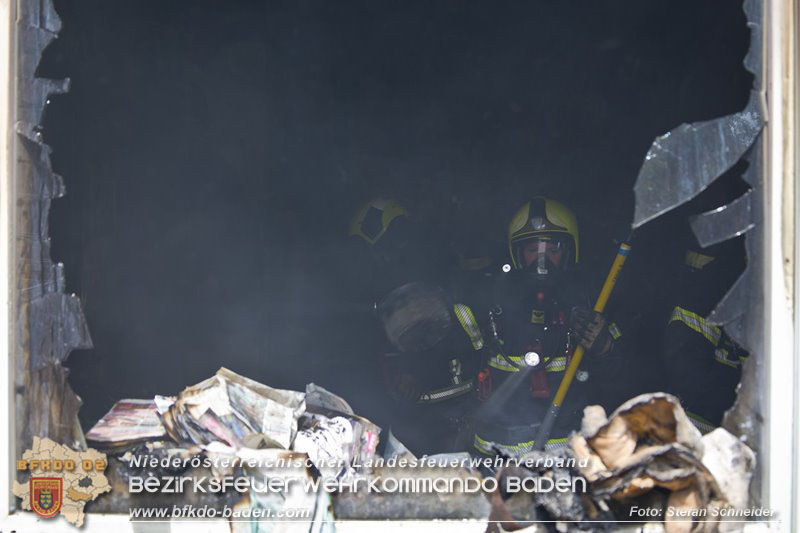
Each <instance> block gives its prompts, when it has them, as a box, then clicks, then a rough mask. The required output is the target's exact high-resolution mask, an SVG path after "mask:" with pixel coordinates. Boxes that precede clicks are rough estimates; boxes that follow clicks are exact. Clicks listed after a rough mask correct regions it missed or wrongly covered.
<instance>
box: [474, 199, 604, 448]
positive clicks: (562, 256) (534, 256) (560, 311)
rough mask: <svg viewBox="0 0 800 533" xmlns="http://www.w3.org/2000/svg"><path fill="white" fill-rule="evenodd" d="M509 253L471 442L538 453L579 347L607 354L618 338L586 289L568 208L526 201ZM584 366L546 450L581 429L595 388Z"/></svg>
mask: <svg viewBox="0 0 800 533" xmlns="http://www.w3.org/2000/svg"><path fill="white" fill-rule="evenodd" d="M508 251H509V256H510V261H511V264H510V265H507V266H506V267H505V268H504V271H505V274H504V275H503V276H501V279H500V281H499V282H498V283H497V286H496V289H495V291H494V295H493V300H492V305H491V309H490V310H489V312H488V316H487V317H486V318H485V322H484V323H483V324H480V325H479V327H480V330H481V332H482V333H481V334H482V336H483V337H484V341H485V345H486V347H487V348H486V349H485V354H486V358H487V368H486V369H485V370H483V371H481V372H480V374H479V384H480V390H481V394H482V399H483V400H484V402H483V405H482V406H481V407H480V409H479V410H478V414H477V417H476V418H477V421H476V427H475V435H474V442H473V445H474V448H475V450H476V451H478V452H480V453H482V454H486V455H495V454H498V453H501V454H504V455H508V456H519V455H522V454H524V453H526V452H527V451H529V450H531V449H532V448H533V446H534V438H535V436H536V433H537V431H538V428H539V424H540V423H541V421H542V420H543V419H544V416H545V414H546V412H547V408H548V406H549V403H550V401H551V399H552V395H553V393H554V392H555V390H556V389H557V388H558V385H559V383H560V381H561V378H562V376H563V374H564V371H565V369H566V368H567V365H568V364H569V356H570V354H571V353H572V351H573V350H574V349H575V347H576V346H577V345H578V344H582V345H583V346H584V348H585V349H586V350H587V351H588V352H589V353H590V354H592V355H597V354H602V353H605V352H608V351H609V350H610V349H611V346H612V335H611V334H610V333H609V330H608V328H607V327H606V323H605V319H604V317H603V316H602V315H601V314H599V313H595V312H594V311H593V310H591V307H590V303H589V299H588V297H587V294H586V291H585V290H584V289H583V284H582V281H581V277H580V272H579V270H578V265H579V261H580V240H579V233H578V223H577V220H576V217H575V215H574V213H573V212H572V211H571V210H570V209H569V208H567V207H566V206H564V205H563V204H561V203H560V202H557V201H555V200H552V199H550V198H545V197H535V198H532V199H531V200H529V201H528V202H526V203H525V204H524V205H522V206H521V207H520V208H519V209H518V210H517V212H516V213H515V215H514V217H513V218H512V220H511V223H510V224H509V227H508ZM463 325H464V324H463V323H462V326H463ZM465 329H467V328H466V327H465ZM472 329H473V330H474V328H472ZM587 359H588V360H589V361H588V362H589V363H591V359H592V358H587ZM585 361H586V360H585ZM582 366H583V367H584V368H582V369H581V370H580V371H579V373H578V375H577V376H576V380H575V383H574V384H573V386H572V387H571V389H570V392H569V394H568V395H567V398H566V401H565V403H564V405H563V406H562V408H561V416H560V417H559V419H558V421H557V423H556V427H555V428H554V430H553V433H552V436H551V440H550V441H549V442H548V443H547V446H546V447H547V448H553V447H558V446H562V445H565V444H566V437H567V436H568V435H569V433H570V431H573V430H576V429H579V427H580V420H581V417H582V411H583V408H584V407H585V406H586V404H587V399H588V398H589V397H590V396H591V384H592V380H591V373H592V370H591V364H584V365H582Z"/></svg>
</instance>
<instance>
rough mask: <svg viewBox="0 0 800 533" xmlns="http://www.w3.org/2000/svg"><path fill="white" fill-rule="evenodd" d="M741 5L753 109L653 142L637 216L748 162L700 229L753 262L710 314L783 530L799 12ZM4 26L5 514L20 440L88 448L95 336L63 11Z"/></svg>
mask: <svg viewBox="0 0 800 533" xmlns="http://www.w3.org/2000/svg"><path fill="white" fill-rule="evenodd" d="M745 10H746V13H747V16H748V20H749V24H750V27H751V30H752V42H751V50H750V53H749V54H748V57H747V59H746V66H747V68H748V69H749V70H750V71H751V72H753V74H754V75H755V83H754V87H753V92H752V95H751V99H750V102H749V104H748V107H747V108H746V109H745V110H743V111H742V112H740V113H737V114H736V115H731V116H728V117H721V118H719V119H716V120H713V121H709V122H707V123H702V124H693V125H688V126H681V127H680V128H678V129H677V130H674V131H673V132H670V133H669V134H667V135H665V136H663V137H660V138H658V139H656V141H655V142H654V144H653V147H652V149H651V151H650V153H649V154H648V158H647V161H645V164H644V165H643V168H642V172H641V173H640V176H639V180H638V181H637V188H636V196H637V206H636V216H635V221H634V225H642V224H645V223H646V222H647V221H648V220H651V219H653V218H655V217H657V216H658V215H659V214H661V213H663V212H666V211H667V210H669V209H671V208H672V207H676V206H678V205H680V204H681V203H683V202H686V201H688V200H690V199H691V198H693V197H694V196H695V195H696V194H698V193H699V192H700V191H702V190H703V189H704V188H705V187H707V186H708V185H709V184H710V183H711V182H712V181H713V180H714V179H715V178H716V177H718V176H719V175H720V174H721V173H722V172H724V170H726V169H727V168H729V167H730V166H731V165H732V164H733V163H735V162H736V161H738V160H739V159H741V158H745V159H746V160H747V161H748V162H749V163H750V165H749V170H748V173H747V176H745V178H746V180H747V181H748V182H749V184H750V185H751V187H752V188H751V191H750V192H748V193H746V194H745V195H744V196H743V197H741V198H739V199H738V200H736V201H734V202H733V203H731V204H730V205H728V206H726V207H725V208H724V209H718V210H715V211H714V212H709V213H706V214H704V215H701V216H699V217H697V218H696V219H695V220H693V221H692V226H693V229H694V231H695V234H696V235H697V237H698V240H699V241H700V242H701V243H704V244H713V243H716V242H721V241H723V240H726V239H728V238H731V237H734V236H737V235H741V234H743V233H745V234H746V243H747V253H748V267H747V270H746V271H745V273H744V274H743V276H742V278H741V279H740V280H739V281H738V282H737V283H736V285H735V286H734V287H733V288H732V289H731V291H730V292H729V293H728V295H727V296H726V297H725V298H724V299H723V301H722V302H720V304H719V306H718V307H717V309H716V310H715V311H714V313H713V314H712V315H711V317H710V319H711V320H712V321H713V322H715V323H717V324H720V325H724V326H725V327H726V329H727V331H728V332H729V333H730V334H731V335H732V336H733V337H734V338H735V339H737V340H739V341H740V342H741V343H742V344H743V345H745V346H746V347H747V348H749V349H750V350H751V352H752V353H753V354H754V355H755V357H752V358H751V359H750V362H749V363H748V365H747V366H746V367H745V371H744V375H743V380H742V385H741V390H740V393H739V399H738V400H737V403H736V405H735V406H734V408H733V409H732V410H731V412H729V414H728V415H727V417H726V421H725V426H726V427H727V428H728V429H731V430H733V431H734V433H736V434H737V435H741V436H742V438H743V440H745V441H746V442H747V443H748V444H749V445H750V446H752V447H753V448H755V449H756V451H757V452H758V457H759V468H760V473H759V477H758V478H757V479H756V482H755V483H754V484H753V491H752V492H753V493H752V496H753V498H752V500H753V501H754V502H761V503H762V504H763V505H765V506H768V507H771V508H773V509H775V510H776V511H777V512H778V513H780V517H781V520H782V521H783V524H784V526H785V525H786V524H790V527H789V528H786V529H792V530H795V529H797V527H798V526H799V525H800V524H798V516H797V512H798V511H797V509H798V508H800V494H798V486H797V482H798V476H799V474H800V466H799V465H798V452H797V449H798V445H799V444H800V429H799V428H798V425H800V424H798V422H797V420H798V417H799V416H800V409H799V408H798V406H800V400H799V398H798V387H800V378H799V377H798V368H799V367H800V362H798V346H797V335H796V333H797V317H798V307H797V303H796V302H797V299H796V297H795V292H794V291H795V285H794V280H795V279H796V276H797V273H798V272H797V250H796V243H795V232H794V228H795V225H794V224H795V218H796V214H797V208H798V198H797V195H796V194H797V193H796V189H797V188H796V170H797V152H798V150H797V137H796V134H795V126H796V124H797V107H796V104H797V101H798V93H797V70H798V63H797V45H798V42H797V33H796V25H797V20H798V10H797V6H796V5H794V2H792V1H791V0H782V1H778V0H776V1H772V2H766V0H764V1H761V0H746V1H745ZM0 28H1V29H0V83H2V87H3V91H2V92H0V94H2V102H0V123H2V127H3V141H4V142H3V145H2V151H0V164H1V166H0V173H1V174H0V202H1V203H0V261H2V268H3V275H2V276H0V278H2V279H1V280H0V299H2V302H3V305H2V306H0V309H2V310H1V311H0V331H1V333H0V342H2V349H3V354H4V355H3V361H4V368H3V372H2V373H1V374H2V376H1V377H0V390H2V394H3V396H4V398H5V400H6V402H5V405H6V409H7V411H6V416H5V417H4V419H5V423H4V424H3V425H2V429H0V437H1V438H2V440H3V443H2V444H3V449H5V450H7V456H6V458H5V459H6V460H5V461H2V462H0V478H2V481H1V483H2V489H0V499H1V500H2V501H1V502H0V505H2V519H4V520H9V519H16V520H24V519H26V517H24V516H20V515H19V514H16V515H13V516H12V514H13V512H14V510H15V509H14V507H15V498H14V497H13V495H12V493H11V490H10V489H11V484H12V482H13V479H14V477H15V471H14V468H13V464H14V460H15V459H16V457H17V454H18V452H19V451H21V450H22V449H24V443H25V442H28V441H29V440H30V436H31V435H40V436H48V437H50V438H52V439H54V440H57V441H59V442H64V443H68V444H70V445H73V446H82V445H84V443H83V441H82V432H81V430H80V426H79V424H78V421H77V410H78V407H79V404H80V400H79V399H78V398H77V396H75V394H74V393H73V392H72V390H71V389H70V388H69V385H68V383H67V379H66V378H67V376H66V371H65V369H64V367H62V366H61V362H62V361H63V360H64V359H65V358H66V357H67V355H68V354H69V353H70V351H71V350H73V349H75V348H81V347H87V346H89V345H90V343H91V339H90V337H89V334H88V329H87V327H86V324H85V321H84V319H83V315H82V313H81V310H80V304H79V301H78V300H77V298H75V297H74V296H73V295H68V294H65V292H64V272H63V268H62V267H61V266H60V265H59V264H57V263H54V262H53V259H52V258H51V256H50V246H49V237H48V218H47V217H48V211H49V207H50V203H51V201H52V200H54V199H57V198H58V197H59V196H61V195H63V192H64V190H63V184H62V181H61V179H60V177H59V176H57V175H55V174H54V173H53V172H52V169H51V167H50V161H49V148H48V147H47V145H46V144H44V143H43V141H42V137H41V133H40V131H39V125H40V124H41V119H42V113H43V110H44V108H45V105H46V102H47V99H48V96H49V95H51V94H55V93H59V92H63V91H66V90H68V85H69V83H68V80H46V79H41V78H38V77H36V67H37V65H38V62H39V58H40V57H41V53H42V51H43V50H44V48H45V47H46V46H47V45H48V44H49V43H50V42H51V41H52V40H53V39H54V38H55V37H56V36H57V34H58V31H59V28H60V21H59V19H58V17H57V15H56V14H55V11H54V10H53V8H52V5H51V3H50V2H49V1H48V0H35V1H30V2H29V1H26V0H19V1H18V2H17V1H14V0H0ZM764 124H766V126H765V127H764ZM723 140H729V141H732V144H731V143H721V142H720V141H723ZM709 148H711V149H709ZM675 154H677V155H678V157H677V158H676V157H674V156H675ZM685 157H692V158H699V159H695V160H697V161H700V160H702V161H704V162H705V163H707V164H706V165H700V166H698V167H697V168H695V169H694V170H695V172H688V173H687V172H686V169H684V168H682V167H681V166H680V165H677V162H678V160H679V159H681V158H685ZM704 158H705V159H704ZM665 180H666V181H665ZM664 183H666V184H667V186H666V187H665V186H664ZM679 185H681V186H679ZM787 403H788V404H789V405H787ZM787 465H790V467H787ZM28 518H29V517H28ZM120 518H121V517H120ZM125 522H127V520H125ZM95 523H96V522H95Z"/></svg>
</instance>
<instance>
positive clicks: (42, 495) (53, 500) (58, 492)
mask: <svg viewBox="0 0 800 533" xmlns="http://www.w3.org/2000/svg"><path fill="white" fill-rule="evenodd" d="M29 483H30V490H31V493H30V494H31V510H32V511H33V512H34V513H36V514H38V515H39V516H41V517H44V518H50V517H51V516H55V515H56V513H58V511H59V510H60V509H61V502H63V501H64V500H63V496H64V480H62V479H61V478H57V477H32V478H31V479H30V482H29Z"/></svg>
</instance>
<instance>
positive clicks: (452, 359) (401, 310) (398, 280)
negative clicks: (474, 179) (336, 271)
mask: <svg viewBox="0 0 800 533" xmlns="http://www.w3.org/2000/svg"><path fill="white" fill-rule="evenodd" d="M350 235H351V237H352V238H353V240H355V242H356V244H358V245H359V246H360V252H357V253H360V254H361V255H360V256H359V259H358V260H357V261H356V263H358V264H360V265H362V266H364V267H365V268H362V269H361V270H360V271H359V274H358V278H359V279H358V282H360V283H361V284H362V289H361V291H362V294H365V295H368V296H369V297H371V298H373V299H374V301H375V310H376V314H377V318H378V322H379V324H376V325H375V327H374V328H373V331H379V330H383V336H382V337H383V338H382V342H380V343H377V344H373V345H372V348H376V351H377V352H378V353H379V354H380V357H379V358H378V359H379V365H378V366H380V367H381V369H380V373H381V374H382V379H381V380H376V379H375V376H374V375H373V376H372V379H371V381H372V382H371V385H374V384H375V383H376V382H379V383H382V384H383V390H382V391H381V393H383V398H381V400H382V401H379V402H375V403H376V405H375V406H373V408H376V409H377V410H376V411H373V412H375V413H376V414H375V418H376V421H377V422H378V423H379V424H381V425H383V426H384V427H387V426H388V427H389V428H390V429H391V430H392V432H393V433H394V435H395V436H396V437H397V439H398V440H400V441H401V442H402V443H403V444H404V445H405V446H406V447H408V448H409V449H410V450H411V451H412V452H413V453H415V454H418V455H419V454H425V453H428V454H433V453H439V452H448V451H454V450H456V449H458V448H461V449H464V448H465V447H466V445H462V444H460V443H459V442H458V439H459V435H462V434H464V432H463V431H460V430H459V428H460V426H462V425H463V424H465V423H466V422H465V421H464V420H465V417H466V415H467V413H469V412H471V411H473V410H474V405H473V404H474V402H475V401H476V400H475V375H476V373H477V370H478V367H479V363H480V349H481V348H482V347H483V346H482V345H475V344H474V343H473V342H472V340H471V338H470V337H469V336H468V335H466V334H465V332H464V331H463V330H462V328H461V327H459V325H458V324H459V318H458V316H460V315H464V314H468V313H471V311H470V310H469V308H467V307H466V306H465V305H463V304H459V303H453V301H452V298H451V297H450V294H449V293H448V292H447V291H445V290H444V289H443V288H442V287H443V286H445V283H444V282H443V278H445V277H446V272H447V270H446V268H445V264H446V259H445V258H443V257H442V256H441V253H442V252H441V246H438V247H437V246H436V244H437V238H436V235H435V234H432V233H431V232H430V231H429V230H427V229H426V228H425V225H424V224H423V223H422V222H421V219H420V217H419V215H418V214H416V215H413V214H411V213H410V212H409V210H408V209H407V208H406V207H405V206H404V205H402V204H401V203H399V202H398V201H396V200H394V199H390V198H375V199H372V200H370V201H369V202H367V203H366V204H365V205H364V206H362V207H361V208H360V209H359V210H358V211H357V212H356V214H355V216H354V217H353V220H352V223H351V226H350ZM373 369H374V367H373ZM387 396H388V397H389V398H390V399H391V404H387V403H386V397H387ZM378 404H381V405H382V406H383V409H378V408H377V405H378ZM365 412H369V409H367V410H366V411H365ZM386 440H387V439H386V438H382V442H386Z"/></svg>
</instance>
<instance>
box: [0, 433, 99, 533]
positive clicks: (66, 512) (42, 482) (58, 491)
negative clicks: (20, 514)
mask: <svg viewBox="0 0 800 533" xmlns="http://www.w3.org/2000/svg"><path fill="white" fill-rule="evenodd" d="M106 466H108V460H107V458H106V455H105V454H103V453H100V452H98V451H97V450H93V449H91V448H88V449H86V450H73V449H72V448H70V447H69V446H66V445H64V444H59V443H57V442H54V441H52V440H50V439H47V438H39V437H33V446H31V448H30V449H29V450H26V451H25V453H24V454H22V459H19V460H17V476H18V477H19V478H21V479H24V476H25V474H27V475H28V476H30V477H28V478H27V480H25V481H17V480H14V486H13V487H12V491H13V493H14V495H15V496H17V497H18V498H20V499H21V500H22V502H21V504H20V506H21V508H22V509H24V510H26V511H33V512H34V513H36V514H37V515H39V516H41V517H43V518H53V517H55V516H56V515H59V514H60V515H61V516H63V517H64V518H65V519H66V520H67V522H69V523H71V524H73V525H75V526H76V527H81V525H83V519H84V512H83V508H84V506H85V505H86V504H87V503H88V502H90V501H94V500H95V499H97V497H98V496H100V495H101V494H104V493H106V492H110V491H111V485H110V484H109V482H108V478H106V476H105V475H104V474H103V473H104V472H105V469H106Z"/></svg>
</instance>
